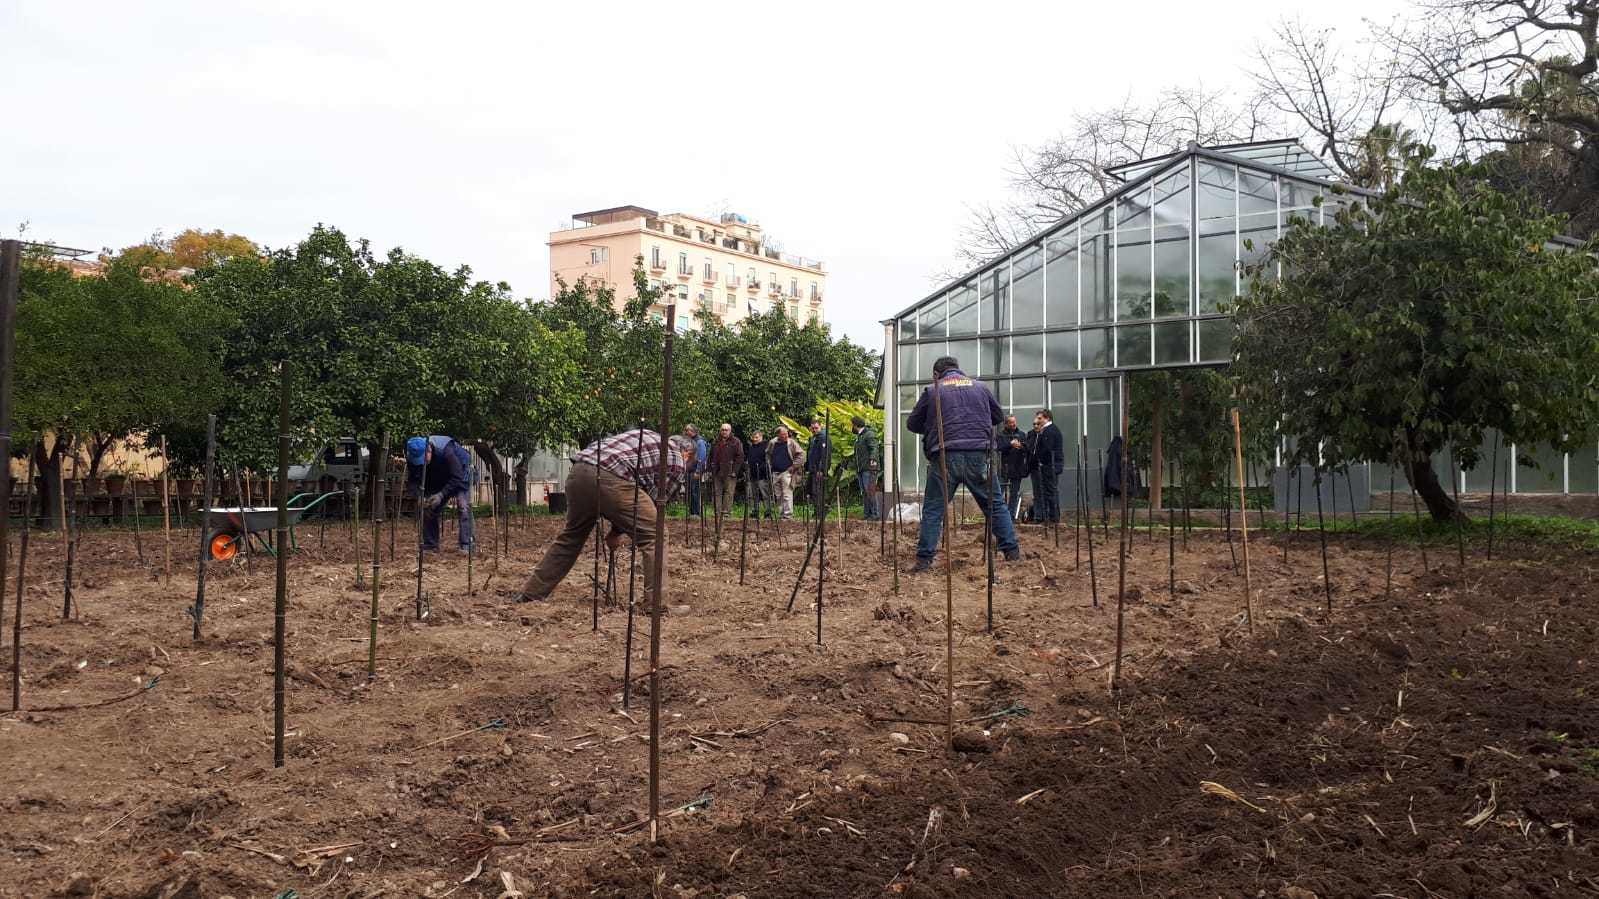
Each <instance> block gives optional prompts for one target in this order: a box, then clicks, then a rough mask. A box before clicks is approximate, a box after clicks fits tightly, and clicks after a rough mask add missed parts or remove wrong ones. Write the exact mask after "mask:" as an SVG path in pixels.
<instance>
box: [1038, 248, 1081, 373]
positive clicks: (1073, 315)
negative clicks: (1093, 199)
mask: <svg viewBox="0 0 1599 899" xmlns="http://www.w3.org/2000/svg"><path fill="white" fill-rule="evenodd" d="M1045 251H1046V254H1047V255H1048V257H1049V272H1048V276H1047V277H1046V278H1045V286H1046V287H1047V289H1048V292H1049V296H1048V299H1047V301H1046V303H1045V306H1046V312H1045V314H1046V316H1047V318H1046V321H1047V322H1048V324H1049V326H1050V327H1051V328H1054V327H1059V326H1061V325H1075V324H1077V226H1076V225H1072V226H1071V227H1070V228H1068V229H1066V230H1065V231H1064V232H1062V233H1060V234H1058V235H1056V236H1055V237H1051V238H1050V239H1049V241H1048V243H1047V244H1046V245H1045ZM1054 364H1055V363H1054V362H1050V365H1054Z"/></svg>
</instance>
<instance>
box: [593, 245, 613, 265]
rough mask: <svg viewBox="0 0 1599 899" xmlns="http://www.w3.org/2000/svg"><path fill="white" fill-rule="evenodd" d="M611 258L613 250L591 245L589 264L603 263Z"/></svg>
mask: <svg viewBox="0 0 1599 899" xmlns="http://www.w3.org/2000/svg"><path fill="white" fill-rule="evenodd" d="M610 258H611V251H610V250H609V249H608V248H606V247H589V265H603V264H605V262H606V260H608V259H610Z"/></svg>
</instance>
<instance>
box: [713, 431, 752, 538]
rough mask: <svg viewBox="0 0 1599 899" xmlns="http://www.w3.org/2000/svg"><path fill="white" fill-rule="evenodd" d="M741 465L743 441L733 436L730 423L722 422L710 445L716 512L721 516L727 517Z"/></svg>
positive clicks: (735, 490)
mask: <svg viewBox="0 0 1599 899" xmlns="http://www.w3.org/2000/svg"><path fill="white" fill-rule="evenodd" d="M743 467H744V441H742V440H740V439H738V438H737V437H734V436H733V426H732V425H730V424H727V423H726V422H723V423H722V427H721V429H720V430H719V431H718V432H717V435H716V444H715V445H714V446H712V447H711V473H712V475H714V477H715V480H714V481H712V485H713V486H712V489H713V490H714V491H715V494H714V497H715V500H716V514H717V515H720V516H721V517H723V518H726V517H727V510H728V508H729V507H730V506H731V505H732V504H733V494H734V493H735V492H737V490H738V473H739V470H740V469H742V468H743Z"/></svg>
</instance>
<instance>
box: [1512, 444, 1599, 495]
mask: <svg viewBox="0 0 1599 899" xmlns="http://www.w3.org/2000/svg"><path fill="white" fill-rule="evenodd" d="M1501 458H1503V456H1502V455H1501ZM1570 470H1571V492H1572V493H1589V494H1592V493H1599V447H1595V446H1591V445H1590V446H1584V447H1580V448H1578V450H1577V451H1576V452H1574V453H1572V454H1571V469H1570Z"/></svg>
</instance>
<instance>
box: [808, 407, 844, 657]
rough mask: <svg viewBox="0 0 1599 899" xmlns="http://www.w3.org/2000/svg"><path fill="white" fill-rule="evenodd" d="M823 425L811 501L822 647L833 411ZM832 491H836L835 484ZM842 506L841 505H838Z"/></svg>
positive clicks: (818, 634)
mask: <svg viewBox="0 0 1599 899" xmlns="http://www.w3.org/2000/svg"><path fill="white" fill-rule="evenodd" d="M823 419H824V424H823V425H822V433H824V434H826V435H827V441H826V443H825V446H826V452H825V453H824V455H823V457H822V463H821V464H820V465H819V466H817V472H816V474H817V476H818V477H820V478H821V483H819V484H817V485H816V496H815V498H814V499H813V500H812V502H814V503H815V504H816V518H817V522H818V524H819V525H820V527H819V528H818V529H817V535H818V538H819V540H820V542H821V554H820V555H818V556H817V557H816V645H817V646H821V645H822V585H823V584H824V583H825V582H826V581H827V468H828V466H829V465H831V464H832V461H833V459H832V456H833V410H832V409H828V410H826V412H824V413H823ZM833 489H834V490H837V489H838V486H837V484H835V485H834V488H833ZM840 505H842V503H840Z"/></svg>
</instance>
